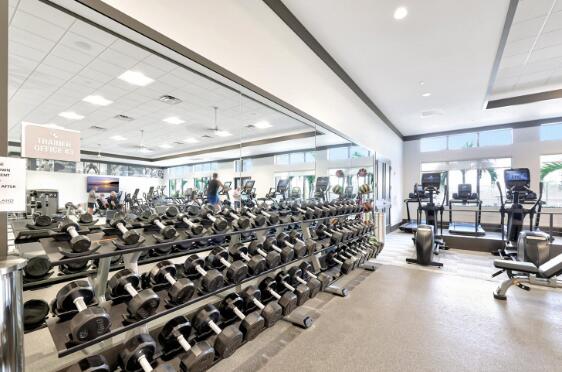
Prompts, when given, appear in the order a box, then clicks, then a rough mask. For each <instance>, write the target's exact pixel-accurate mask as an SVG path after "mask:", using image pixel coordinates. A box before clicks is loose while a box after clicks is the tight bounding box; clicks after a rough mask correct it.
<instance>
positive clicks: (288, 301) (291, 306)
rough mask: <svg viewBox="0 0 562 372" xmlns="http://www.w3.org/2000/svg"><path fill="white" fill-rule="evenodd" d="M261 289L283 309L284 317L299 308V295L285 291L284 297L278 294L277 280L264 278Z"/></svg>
mask: <svg viewBox="0 0 562 372" xmlns="http://www.w3.org/2000/svg"><path fill="white" fill-rule="evenodd" d="M259 288H260V290H261V291H262V292H263V293H267V294H269V295H270V296H272V297H273V298H275V299H276V300H277V302H278V303H279V305H281V308H282V309H283V315H288V314H290V313H291V312H293V310H295V308H296V307H297V295H296V294H294V293H293V292H291V291H285V293H283V295H280V294H279V293H278V292H277V282H276V281H275V279H273V278H270V277H267V278H264V279H263V280H262V281H261V282H260V284H259Z"/></svg>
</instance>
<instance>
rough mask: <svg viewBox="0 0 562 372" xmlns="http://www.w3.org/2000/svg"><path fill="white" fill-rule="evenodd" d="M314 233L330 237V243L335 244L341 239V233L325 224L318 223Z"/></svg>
mask: <svg viewBox="0 0 562 372" xmlns="http://www.w3.org/2000/svg"><path fill="white" fill-rule="evenodd" d="M316 234H318V236H319V237H320V238H321V237H324V236H326V237H328V238H330V242H331V243H332V244H336V243H339V242H341V241H342V238H343V235H342V234H341V233H339V232H337V231H333V230H330V229H329V228H328V227H326V225H318V226H317V227H316Z"/></svg>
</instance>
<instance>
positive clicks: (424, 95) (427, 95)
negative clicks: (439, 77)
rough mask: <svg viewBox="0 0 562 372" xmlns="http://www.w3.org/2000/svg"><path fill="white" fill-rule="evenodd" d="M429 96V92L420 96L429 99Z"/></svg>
mask: <svg viewBox="0 0 562 372" xmlns="http://www.w3.org/2000/svg"><path fill="white" fill-rule="evenodd" d="M429 96H431V93H429V92H425V93H423V94H422V97H429Z"/></svg>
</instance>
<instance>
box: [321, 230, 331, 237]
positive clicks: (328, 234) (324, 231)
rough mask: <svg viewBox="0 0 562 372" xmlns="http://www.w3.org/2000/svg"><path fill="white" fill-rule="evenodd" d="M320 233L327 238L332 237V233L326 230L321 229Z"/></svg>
mask: <svg viewBox="0 0 562 372" xmlns="http://www.w3.org/2000/svg"><path fill="white" fill-rule="evenodd" d="M322 234H324V235H326V236H327V237H328V238H331V237H332V234H331V233H329V232H328V231H326V230H322Z"/></svg>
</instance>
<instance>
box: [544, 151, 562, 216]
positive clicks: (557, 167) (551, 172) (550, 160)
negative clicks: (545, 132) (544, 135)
mask: <svg viewBox="0 0 562 372" xmlns="http://www.w3.org/2000/svg"><path fill="white" fill-rule="evenodd" d="M541 181H542V182H543V200H544V201H545V202H546V204H547V205H548V206H549V207H562V154H560V155H543V156H541Z"/></svg>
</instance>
